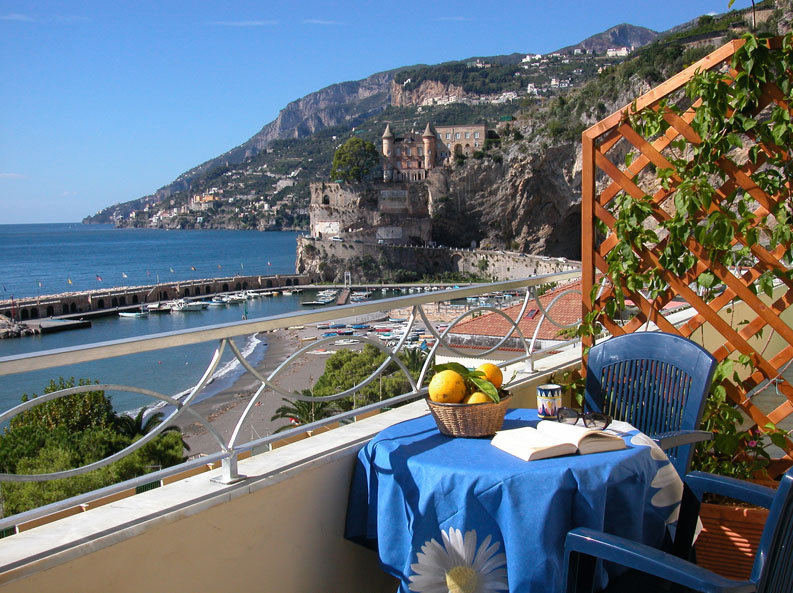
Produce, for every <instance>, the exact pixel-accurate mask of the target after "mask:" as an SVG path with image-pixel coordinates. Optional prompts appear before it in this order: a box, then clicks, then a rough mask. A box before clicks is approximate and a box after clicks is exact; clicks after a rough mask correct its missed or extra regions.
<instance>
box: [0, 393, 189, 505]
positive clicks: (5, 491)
mask: <svg viewBox="0 0 793 593" xmlns="http://www.w3.org/2000/svg"><path fill="white" fill-rule="evenodd" d="M91 384H92V382H91V381H88V380H86V379H80V380H79V381H75V380H74V378H72V379H63V378H60V379H58V380H57V381H50V384H49V385H48V386H47V387H46V388H45V389H44V393H51V392H53V391H57V390H60V389H65V388H69V387H74V386H75V385H91ZM32 397H33V398H35V397H36V395H35V394H34V395H33V396H32ZM22 399H23V401H24V400H27V396H23V398H22ZM161 422H162V413H156V414H152V415H150V416H149V417H148V418H145V419H144V414H143V412H141V413H139V414H138V416H137V417H136V418H132V417H129V416H122V417H119V416H118V415H117V414H116V413H115V411H114V410H113V407H112V405H111V403H110V399H109V398H108V397H106V396H105V394H104V392H102V391H98V390H97V391H90V392H87V393H78V394H73V395H67V396H63V397H60V398H58V399H54V400H52V401H49V402H45V403H43V404H39V405H38V406H35V407H33V408H32V409H30V410H27V411H25V412H23V413H22V414H19V415H18V416H16V417H14V418H12V419H11V421H10V422H9V425H8V426H6V427H5V429H4V430H3V432H2V434H0V471H2V472H5V473H14V474H37V473H49V472H56V471H63V470H67V469H71V468H76V467H82V466H85V465H88V464H90V463H93V462H95V461H99V460H101V459H104V458H106V457H109V456H110V455H112V454H114V453H117V452H118V451H121V450H122V449H124V448H125V447H128V446H129V445H131V444H132V443H133V442H134V441H135V440H137V439H139V438H141V436H142V435H144V434H146V433H147V432H150V431H151V430H152V429H153V428H154V427H156V426H157V425H158V424H159V423H161ZM183 454H184V444H183V441H182V435H181V432H180V431H179V429H178V428H176V427H168V428H167V429H166V430H165V431H163V433H162V434H160V435H158V436H157V437H156V438H155V439H154V440H152V441H151V442H149V443H146V444H145V445H143V446H142V447H140V448H139V449H137V450H136V451H134V452H132V453H131V454H129V455H127V456H126V457H124V458H123V459H120V460H118V461H116V462H115V463H112V464H110V465H107V466H104V467H101V468H99V469H96V470H94V471H91V472H87V473H84V474H81V475H78V476H73V477H70V478H63V479H59V480H50V481H48V482H6V483H3V484H2V485H0V494H1V498H2V502H3V508H2V512H3V513H5V514H14V513H19V512H22V511H25V510H28V509H31V508H35V507H37V506H41V505H44V504H48V503H51V502H55V501H57V500H61V499H63V498H67V497H69V496H74V495H76V494H79V493H81V492H87V491H89V490H95V489H97V488H101V487H103V486H107V485H110V484H114V483H117V482H121V481H123V480H128V479H130V478H133V477H135V476H140V475H143V474H145V473H148V472H150V471H151V470H152V469H153V468H157V469H159V468H162V467H168V466H170V465H175V464H177V463H181V462H182V461H184V458H183Z"/></svg>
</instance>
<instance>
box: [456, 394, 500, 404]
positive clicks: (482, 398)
mask: <svg viewBox="0 0 793 593" xmlns="http://www.w3.org/2000/svg"><path fill="white" fill-rule="evenodd" d="M492 402H493V400H492V399H490V396H489V395H487V394H486V393H482V392H481V391H474V392H473V393H472V394H471V395H469V396H468V397H466V398H465V399H464V400H463V403H464V404H489V403H492Z"/></svg>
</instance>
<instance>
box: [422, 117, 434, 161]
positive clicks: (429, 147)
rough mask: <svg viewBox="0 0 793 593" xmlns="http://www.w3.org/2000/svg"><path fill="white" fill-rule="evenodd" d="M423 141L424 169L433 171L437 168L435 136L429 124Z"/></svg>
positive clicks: (423, 135)
mask: <svg viewBox="0 0 793 593" xmlns="http://www.w3.org/2000/svg"><path fill="white" fill-rule="evenodd" d="M421 139H422V141H423V142H424V168H425V169H432V168H433V167H434V166H435V134H434V133H433V131H432V128H430V124H429V122H428V123H427V127H426V128H425V129H424V133H423V134H422V135H421Z"/></svg>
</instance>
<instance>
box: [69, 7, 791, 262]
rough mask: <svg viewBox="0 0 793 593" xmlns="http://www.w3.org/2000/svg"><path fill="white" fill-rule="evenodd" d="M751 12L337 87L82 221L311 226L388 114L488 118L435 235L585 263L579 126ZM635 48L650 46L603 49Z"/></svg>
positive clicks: (413, 126)
mask: <svg viewBox="0 0 793 593" xmlns="http://www.w3.org/2000/svg"><path fill="white" fill-rule="evenodd" d="M766 3H767V2H763V3H760V4H758V6H760V5H761V4H762V5H765V4H766ZM777 12H778V11H777ZM775 18H777V17H775ZM742 19H743V16H742V14H739V13H738V12H737V11H732V12H730V13H726V14H724V15H718V16H709V15H706V16H705V17H700V18H699V19H696V20H695V21H691V22H690V23H687V24H686V25H685V26H684V27H678V28H676V29H675V30H673V31H667V32H665V33H663V34H658V33H657V32H655V31H651V30H650V29H646V28H643V27H635V26H632V25H628V24H621V25H618V26H616V27H612V28H610V29H608V30H607V31H604V32H602V33H600V34H598V35H594V36H592V37H589V38H588V39H585V40H583V41H582V42H581V43H579V44H577V45H571V46H568V47H566V48H562V49H561V50H559V51H557V52H552V53H550V54H547V55H545V56H540V57H532V58H531V59H526V60H524V57H525V54H510V55H506V56H492V57H476V58H469V59H467V60H458V61H453V62H446V63H443V64H437V65H434V66H427V65H423V64H422V65H414V66H408V67H403V68H399V69H395V70H391V71H388V72H381V73H378V74H374V75H372V76H370V77H368V78H365V79H363V80H359V81H351V82H345V83H340V84H334V85H331V86H328V87H326V88H324V89H321V90H319V91H317V92H315V93H311V94H309V95H307V96H305V97H303V98H301V99H298V100H296V101H293V102H291V103H289V104H288V105H287V106H286V107H284V109H282V110H281V112H280V113H279V115H278V117H277V118H276V119H275V120H274V121H272V122H270V123H269V124H267V125H265V126H264V127H263V128H262V129H261V130H260V131H259V132H258V133H256V134H255V135H254V136H252V137H251V138H250V139H249V140H247V141H246V142H244V143H243V144H241V145H239V146H237V147H236V148H234V149H232V150H230V151H228V152H226V153H224V154H222V155H220V156H218V157H216V158H214V159H211V160H209V161H207V162H205V163H203V164H201V165H199V166H197V167H195V168H193V169H191V170H190V171H187V172H186V173H183V174H182V175H180V176H179V177H178V178H177V179H176V180H175V181H174V182H172V183H171V184H169V185H167V186H165V187H163V188H161V189H160V190H158V191H157V192H156V193H155V194H153V195H150V196H145V197H143V198H139V199H138V200H133V201H131V202H127V203H125V204H118V205H115V206H111V207H109V208H106V209H104V210H103V211H101V212H100V213H98V214H97V215H95V216H92V217H88V218H86V220H85V222H109V221H113V222H115V223H116V224H117V225H119V226H160V227H167V228H250V229H259V230H267V229H278V228H306V225H307V221H308V201H309V184H310V183H311V182H312V181H324V180H327V179H328V176H329V174H330V163H331V160H332V157H333V153H334V151H335V150H336V148H337V147H338V146H339V145H340V144H341V143H343V142H344V140H345V139H346V138H349V137H350V136H351V135H355V136H357V137H360V138H362V139H364V140H367V141H370V142H374V143H375V145H378V144H379V142H380V137H381V135H382V131H383V129H384V128H385V123H386V122H389V123H390V124H391V126H392V128H393V129H394V130H395V131H396V132H397V133H404V132H407V131H409V130H419V131H420V130H422V129H424V127H425V126H426V124H427V123H428V122H430V123H433V124H435V125H451V124H457V123H488V124H489V125H490V126H491V127H493V128H495V130H494V132H495V137H494V138H493V139H492V142H490V144H489V145H488V144H486V145H485V146H484V147H483V150H479V151H477V153H478V154H475V155H473V158H470V159H468V160H467V162H460V163H456V164H455V166H454V167H453V168H451V170H450V171H449V173H448V175H447V176H446V177H445V178H444V179H443V180H440V181H439V185H438V187H435V188H433V190H432V193H433V195H434V196H436V197H437V199H436V200H435V204H436V206H437V207H436V208H435V215H433V229H434V230H433V235H434V236H433V239H435V240H436V241H437V242H438V243H442V244H446V245H453V246H464V245H470V244H471V242H472V241H476V242H478V243H480V244H482V245H489V246H493V247H497V248H501V247H509V248H512V249H520V250H522V251H525V252H528V253H543V254H546V255H563V256H567V257H572V258H575V257H576V255H577V254H576V251H577V249H578V247H577V246H576V241H575V240H574V238H575V237H576V236H577V230H576V225H578V224H579V222H578V221H579V214H578V211H577V209H578V204H579V203H580V195H579V191H580V190H579V189H578V187H579V185H580V179H579V178H578V175H579V172H580V170H579V166H580V163H579V162H578V160H579V159H578V157H577V150H578V147H579V140H580V133H581V130H582V129H584V128H585V127H586V126H588V125H591V124H592V123H594V122H595V121H597V120H598V119H600V118H601V117H604V116H605V115H607V114H608V113H610V112H611V111H613V110H615V109H617V108H619V107H621V106H622V105H624V104H625V103H627V102H629V101H630V99H631V98H632V97H635V96H637V95H638V94H641V92H643V91H646V90H648V89H649V88H650V86H652V85H654V84H657V83H658V82H660V81H661V80H663V79H664V78H666V77H667V76H668V75H670V74H672V73H674V72H676V71H677V70H679V69H681V68H682V67H683V66H684V65H685V64H688V63H691V62H693V61H694V60H695V59H697V58H698V57H701V56H702V55H704V54H705V53H707V51H708V49H707V47H698V46H701V45H702V37H703V33H707V34H710V33H712V32H716V33H718V32H725V34H732V35H735V34H740V31H739V30H738V29H736V28H735V27H734V24H735V23H736V22H739V21H741V20H742ZM782 20H784V19H782ZM778 22H781V21H778ZM774 30H776V24H774ZM769 31H770V29H769ZM694 41H695V42H694ZM713 42H714V43H715V41H713ZM631 46H634V47H638V48H639V49H637V50H635V51H634V52H632V53H629V54H628V55H627V56H609V55H605V54H606V50H608V49H610V48H619V47H631ZM576 49H581V50H586V51H579V52H576V51H575V50H576ZM527 89H528V90H527ZM530 90H533V91H534V93H531V92H529V91H530ZM499 122H501V123H499ZM195 196H202V198H207V200H208V201H207V202H201V203H196V202H195V201H194V197H195ZM166 198H168V199H167V200H166ZM191 200H192V201H191Z"/></svg>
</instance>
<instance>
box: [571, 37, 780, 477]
mask: <svg viewBox="0 0 793 593" xmlns="http://www.w3.org/2000/svg"><path fill="white" fill-rule="evenodd" d="M744 43H745V41H744V40H736V41H732V42H730V43H727V44H726V45H724V46H723V47H721V48H719V49H718V50H716V51H714V52H713V53H711V54H709V55H708V56H706V57H705V58H703V59H702V60H700V61H698V62H697V63H696V64H693V65H692V66H690V67H689V68H687V69H685V70H684V71H682V72H680V73H679V74H677V75H675V76H673V77H672V78H670V79H668V80H667V81H665V82H664V83H662V84H661V85H659V86H658V87H656V88H654V89H653V90H651V91H650V92H648V93H646V94H645V95H643V96H641V97H640V98H638V99H637V100H636V101H635V102H634V103H632V104H631V105H628V106H626V107H624V108H623V109H621V110H620V111H617V112H615V113H613V114H611V115H610V116H608V117H607V118H605V119H604V120H602V121H600V122H599V123H597V124H595V125H594V126H592V127H591V128H589V129H588V130H586V131H585V132H584V133H583V135H582V142H583V174H582V185H583V187H582V207H581V209H582V260H583V261H582V264H583V270H582V282H583V308H584V313H585V314H586V313H588V312H590V311H598V312H601V313H603V312H604V307H605V303H606V302H607V300H608V299H609V298H613V297H614V286H613V285H611V284H610V282H608V281H606V282H603V281H602V276H601V275H606V274H607V272H608V263H607V257H608V255H609V252H610V251H611V250H612V249H614V248H615V247H616V246H618V244H619V243H620V240H619V238H618V236H617V232H616V230H615V224H616V222H617V219H616V216H615V208H616V204H617V203H618V202H616V201H614V200H615V198H617V197H621V196H625V195H626V194H627V195H628V196H630V197H631V198H633V199H635V200H643V201H644V203H646V204H648V205H649V206H650V208H649V214H648V216H647V220H646V221H645V222H644V223H643V224H644V225H645V226H647V227H652V226H653V225H657V224H658V223H659V222H662V221H664V220H668V218H669V216H670V212H672V211H673V210H674V197H675V191H676V187H677V184H678V183H679V182H680V180H679V178H675V177H672V178H671V179H670V180H669V184H668V185H667V187H666V188H664V185H663V184H662V183H660V182H659V181H658V179H657V177H656V176H655V175H654V174H653V172H654V171H657V170H659V169H670V168H672V166H671V165H670V159H671V158H672V157H671V156H670V153H671V152H672V149H673V148H674V144H673V143H674V142H675V141H676V140H678V139H680V138H683V139H685V140H686V141H687V142H688V143H689V144H694V145H697V144H700V143H701V142H702V140H701V139H700V137H699V136H698V134H697V132H696V131H695V130H694V129H693V128H692V127H691V126H690V125H689V124H690V123H691V122H692V121H693V119H694V115H695V113H696V110H697V108H698V107H699V106H701V105H702V99H701V98H696V97H694V98H691V97H686V96H685V94H684V92H683V89H684V87H685V85H686V84H687V83H688V82H689V81H690V80H691V79H692V78H693V77H694V76H695V75H696V73H697V72H698V71H700V72H704V71H706V70H711V71H716V72H720V73H722V75H723V80H724V81H725V82H727V83H729V84H734V81H735V77H736V75H737V73H736V72H735V71H734V70H733V69H732V67H731V65H730V63H731V60H732V58H733V56H734V54H735V52H736V51H737V50H738V49H739V48H740V47H741V46H742V45H743V44H744ZM769 46H770V48H771V50H772V51H779V50H780V48H781V40H773V41H771V42H770V45H769ZM788 75H790V73H788ZM784 101H785V95H784V93H783V92H782V91H781V90H780V88H779V87H778V86H777V84H775V83H774V82H771V81H768V82H765V83H764V84H763V86H762V94H761V104H760V106H759V107H758V109H757V110H756V112H755V115H756V116H758V117H759V116H760V114H761V113H763V109H765V108H766V107H768V106H769V105H773V104H774V103H775V104H776V105H780V106H782V107H784V108H785V109H787V110H788V111H789V112H790V111H791V110H790V108H789V107H788V105H787V104H786V103H785V102H784ZM670 104H675V105H677V109H670V108H669V105H670ZM645 109H653V110H654V111H656V112H657V113H661V114H662V115H663V119H664V120H665V121H666V122H667V123H668V124H669V127H668V129H666V130H665V131H663V133H660V134H657V135H656V137H652V138H645V137H643V136H642V134H641V133H640V130H639V129H637V128H638V127H639V126H633V125H632V124H631V122H632V117H633V114H637V113H639V112H642V111H643V110H645ZM765 113H767V109H766V111H765ZM750 140H755V143H756V144H757V145H758V147H759V149H760V151H761V152H760V154H761V158H759V159H756V160H755V161H754V162H753V161H752V160H750V159H745V160H744V161H743V162H738V163H736V162H735V160H733V159H720V160H719V161H717V164H718V166H719V168H720V169H721V170H722V171H723V173H724V175H725V178H726V181H721V180H719V181H718V182H717V184H716V185H715V186H714V187H713V189H714V190H715V193H714V200H713V202H712V204H711V205H710V209H709V210H702V211H701V215H702V217H703V218H704V217H706V216H707V215H708V214H709V213H711V212H714V211H716V210H718V209H719V208H721V207H722V205H723V204H722V200H723V198H725V196H727V195H728V194H730V193H731V192H734V191H736V190H737V191H739V192H745V193H746V194H748V195H749V196H751V199H752V200H753V204H754V207H755V211H754V214H755V216H756V217H758V220H759V219H760V218H762V217H764V216H768V215H769V213H770V212H771V211H772V210H773V208H774V207H775V206H777V205H778V204H779V203H780V202H783V201H786V200H788V199H789V196H790V193H789V191H784V192H779V194H777V195H768V194H767V193H766V192H765V191H763V190H762V189H761V187H760V186H759V185H758V184H757V183H756V181H755V180H754V179H753V177H752V176H753V174H754V173H755V172H756V171H758V170H759V169H761V168H762V166H763V164H764V162H765V161H764V159H763V158H762V155H763V154H764V153H765V154H771V153H773V154H774V155H776V156H777V157H779V155H782V158H784V159H787V158H788V155H787V153H786V147H779V146H775V145H773V144H770V143H767V144H766V145H764V144H762V143H760V142H758V141H756V139H753V138H751V137H750ZM670 145H672V146H670ZM628 152H631V153H633V154H636V156H635V158H634V159H633V160H632V161H628V160H626V159H625V158H624V157H625V154H626V153H628ZM676 156H678V157H679V153H676ZM786 187H787V189H788V190H789V189H790V181H789V180H788V181H787V182H786ZM648 196H649V197H648ZM598 221H600V222H599V223H598ZM664 242H665V239H664V238H663V236H661V237H660V239H659V241H658V242H657V243H656V244H654V245H641V246H636V245H634V246H632V249H633V252H634V253H635V255H636V256H637V257H638V259H639V261H640V262H641V263H640V265H641V266H642V269H644V270H656V271H657V273H658V274H659V275H660V276H661V277H662V278H663V280H664V282H665V283H666V285H667V286H668V289H667V290H665V291H664V292H662V293H661V294H659V295H658V296H656V297H655V298H653V299H651V298H649V297H648V296H647V294H646V292H645V293H644V294H643V291H641V290H634V291H630V290H628V289H627V288H626V287H625V286H622V288H623V291H624V294H625V296H626V298H629V299H630V300H631V301H632V302H633V304H634V305H635V307H636V309H635V310H637V311H638V312H637V313H635V314H634V315H633V316H632V317H631V318H629V319H627V320H625V319H623V320H617V319H610V318H608V316H606V315H605V314H601V316H600V317H599V320H600V322H601V323H602V324H603V325H604V326H605V328H606V329H607V330H608V331H609V332H610V333H612V334H614V335H620V334H623V333H629V332H633V331H637V330H640V329H642V328H643V326H644V325H645V324H646V323H647V322H648V320H649V321H652V322H653V323H655V324H656V325H657V326H658V327H659V328H660V329H661V330H662V331H666V332H670V333H675V334H678V335H682V336H684V337H690V336H692V334H693V333H694V332H695V331H696V330H698V329H700V328H702V327H703V326H709V329H712V330H715V332H718V334H719V335H720V336H721V338H722V339H723V345H721V346H718V347H716V348H715V349H714V351H713V354H714V356H715V357H716V358H717V359H718V360H719V361H721V360H724V359H726V358H728V357H732V358H733V359H734V358H735V357H736V356H737V355H738V354H743V355H747V356H748V357H750V359H751V361H752V374H751V375H750V376H749V377H748V378H746V379H745V380H744V381H743V382H742V383H740V384H737V385H735V384H731V385H728V386H725V387H727V395H728V397H729V398H730V399H731V400H732V401H734V402H736V403H737V404H738V405H740V407H741V408H742V409H743V410H744V411H745V412H746V413H747V414H748V415H749V417H751V419H752V420H753V421H754V422H755V423H756V424H757V425H758V426H759V427H761V428H762V427H764V426H765V425H766V424H768V423H769V422H770V423H774V424H776V423H778V422H779V421H780V420H782V419H783V418H785V417H787V416H788V415H789V414H791V413H793V385H791V384H790V383H788V382H787V381H785V380H784V378H783V377H781V372H782V371H783V370H784V369H785V368H786V366H787V364H788V363H789V362H790V361H791V360H792V359H793V329H792V328H791V327H789V326H788V325H787V323H785V321H783V319H782V318H781V315H782V313H783V312H784V311H785V310H786V309H787V308H788V307H790V306H791V305H793V280H790V279H789V276H784V275H781V278H782V281H783V284H782V290H781V293H782V294H781V296H779V294H780V289H779V288H777V290H776V291H775V293H774V294H775V295H776V298H774V299H772V300H771V301H770V303H769V301H768V300H766V301H765V302H764V300H763V299H762V298H761V297H759V296H757V295H756V294H755V292H754V291H752V290H751V289H750V285H752V283H753V282H755V281H757V279H758V278H759V277H760V276H761V275H762V274H763V273H764V272H765V271H767V270H774V269H776V270H786V269H787V267H786V266H785V265H784V264H783V263H782V261H781V258H782V256H783V254H784V253H785V251H786V248H788V247H789V244H788V245H777V246H776V247H775V248H773V249H772V248H770V247H768V245H767V244H766V246H764V244H763V242H762V241H761V242H759V243H755V242H752V241H747V240H746V237H745V235H744V234H742V233H741V232H738V231H737V230H736V233H735V240H734V243H735V244H738V245H748V246H750V249H751V254H752V259H751V262H750V263H749V265H747V266H745V267H742V268H740V269H728V268H727V267H726V266H724V265H723V264H722V263H721V262H720V261H711V259H710V258H709V256H708V253H709V251H708V250H707V249H706V248H705V246H703V245H702V244H700V243H698V242H697V241H696V240H695V239H694V237H693V236H691V237H689V238H688V240H687V242H686V247H687V249H688V250H689V251H690V253H691V254H693V255H694V256H695V257H696V263H695V265H694V266H693V267H691V268H690V269H689V270H688V271H687V272H686V273H685V274H684V275H683V276H682V277H677V276H676V275H675V274H673V273H671V272H670V271H669V270H665V269H662V266H661V265H660V262H659V255H660V253H661V250H662V249H663V247H664ZM621 248H622V249H624V248H625V245H624V243H623V244H622V245H621ZM706 271H708V272H710V273H712V274H714V275H715V276H716V277H717V279H718V281H719V282H721V283H723V292H721V293H720V294H718V296H715V298H712V300H709V302H708V301H707V300H706V299H703V298H702V296H701V295H700V294H699V292H698V291H697V289H696V279H697V277H698V276H699V275H700V274H702V273H703V272H706ZM596 282H597V283H598V286H599V287H600V294H594V293H593V287H595V285H596ZM595 290H598V289H597V288H596V289H595ZM680 298H683V299H684V300H685V301H686V302H687V303H688V304H689V305H690V306H691V307H693V308H694V309H695V310H696V315H695V316H694V317H692V318H690V319H689V320H688V321H687V322H686V323H685V324H683V325H682V326H680V327H676V326H675V325H673V324H672V323H671V322H670V321H669V320H668V318H667V317H666V315H665V310H664V307H665V306H667V305H668V304H670V303H671V302H672V300H673V299H680ZM738 300H740V301H743V303H745V305H746V307H747V310H748V311H749V315H748V316H747V317H746V318H745V321H746V322H747V323H745V324H742V325H740V326H737V327H736V326H735V324H731V323H730V322H729V321H728V319H729V318H728V316H727V315H725V311H726V310H727V309H728V308H729V307H732V306H734V303H735V302H736V301H738ZM761 332H766V335H768V332H774V333H775V335H776V336H778V338H781V340H782V341H783V342H782V344H783V347H782V348H781V350H779V352H778V353H775V354H774V355H773V356H770V357H768V358H766V357H765V356H764V355H763V353H762V352H761V351H760V350H759V349H757V348H756V347H753V343H755V342H757V341H758V340H757V337H758V336H760V335H761ZM692 337H693V336H692ZM753 338H754V339H753ZM750 342H752V343H750ZM755 346H756V344H755ZM791 368H793V367H791ZM769 380H777V381H778V386H777V388H778V391H779V393H781V394H782V395H783V396H784V401H782V402H781V403H780V404H779V405H778V406H777V407H776V408H775V409H773V410H770V411H769V410H766V411H763V410H761V409H759V408H758V406H757V405H755V403H754V402H753V401H752V400H751V399H750V398H749V397H747V396H748V395H751V393H752V390H753V389H754V388H756V387H757V386H758V385H761V384H762V383H763V382H767V381H769ZM791 453H793V442H791V441H790V440H788V441H787V457H788V458H791V457H792V455H791ZM770 469H771V470H772V473H778V468H770Z"/></svg>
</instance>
